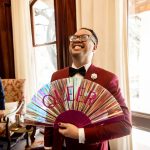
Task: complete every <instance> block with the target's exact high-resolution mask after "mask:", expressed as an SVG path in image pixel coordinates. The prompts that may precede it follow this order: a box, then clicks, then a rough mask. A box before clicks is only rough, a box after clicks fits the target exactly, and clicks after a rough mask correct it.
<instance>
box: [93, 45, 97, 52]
mask: <svg viewBox="0 0 150 150" xmlns="http://www.w3.org/2000/svg"><path fill="white" fill-rule="evenodd" d="M96 49H97V44H94V47H93V52H95V50H96Z"/></svg>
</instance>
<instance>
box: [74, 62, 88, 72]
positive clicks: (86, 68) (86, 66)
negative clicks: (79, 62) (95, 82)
mask: <svg viewBox="0 0 150 150" xmlns="http://www.w3.org/2000/svg"><path fill="white" fill-rule="evenodd" d="M83 66H84V67H85V70H86V72H87V70H88V69H89V67H90V66H91V63H88V64H85V65H83ZM83 66H81V67H83ZM81 67H76V66H75V65H74V63H73V64H72V68H75V69H78V68H81Z"/></svg>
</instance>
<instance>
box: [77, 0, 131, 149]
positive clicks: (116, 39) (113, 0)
mask: <svg viewBox="0 0 150 150" xmlns="http://www.w3.org/2000/svg"><path fill="white" fill-rule="evenodd" d="M76 2H77V3H76V7H77V27H78V28H80V27H89V28H92V29H93V30H94V31H95V32H96V33H97V35H98V38H99V45H98V49H97V52H96V53H95V54H96V55H95V56H94V61H93V63H94V64H96V65H97V66H100V67H102V68H105V69H107V70H109V71H112V72H114V73H115V74H117V75H118V77H119V79H120V86H121V89H122V92H123V94H124V97H125V99H126V102H127V105H128V106H129V85H128V57H127V56H128V53H127V52H128V51H127V0H122V1H121V0H105V1H104V0H92V1H91V0H76ZM129 107H130V106H129ZM110 146H111V150H132V144H131V137H130V136H126V137H123V138H119V139H115V140H111V141H110Z"/></svg>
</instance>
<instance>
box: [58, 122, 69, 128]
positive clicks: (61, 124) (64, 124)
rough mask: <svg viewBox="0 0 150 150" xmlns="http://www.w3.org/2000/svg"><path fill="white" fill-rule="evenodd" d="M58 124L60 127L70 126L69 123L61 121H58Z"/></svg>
mask: <svg viewBox="0 0 150 150" xmlns="http://www.w3.org/2000/svg"><path fill="white" fill-rule="evenodd" d="M58 125H59V127H60V128H67V127H68V123H62V122H60V123H58Z"/></svg>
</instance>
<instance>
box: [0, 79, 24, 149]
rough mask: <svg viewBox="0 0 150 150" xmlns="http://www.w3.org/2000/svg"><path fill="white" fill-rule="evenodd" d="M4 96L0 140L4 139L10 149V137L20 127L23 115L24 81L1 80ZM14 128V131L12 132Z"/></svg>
mask: <svg viewBox="0 0 150 150" xmlns="http://www.w3.org/2000/svg"><path fill="white" fill-rule="evenodd" d="M2 85H3V89H4V94H5V111H4V117H3V118H1V120H0V140H1V139H3V138H4V139H5V140H6V141H7V144H8V147H7V149H10V147H11V136H12V135H13V133H15V130H17V129H19V127H21V125H20V122H21V120H20V118H22V117H23V115H24V108H25V107H24V104H25V79H2ZM13 128H14V130H13Z"/></svg>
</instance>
